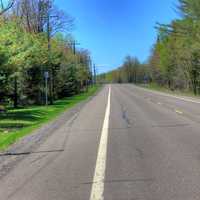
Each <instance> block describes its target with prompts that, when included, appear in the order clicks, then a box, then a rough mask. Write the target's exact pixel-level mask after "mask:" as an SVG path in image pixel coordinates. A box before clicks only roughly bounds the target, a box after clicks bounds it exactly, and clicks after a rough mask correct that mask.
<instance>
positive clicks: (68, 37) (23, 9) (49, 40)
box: [0, 0, 92, 107]
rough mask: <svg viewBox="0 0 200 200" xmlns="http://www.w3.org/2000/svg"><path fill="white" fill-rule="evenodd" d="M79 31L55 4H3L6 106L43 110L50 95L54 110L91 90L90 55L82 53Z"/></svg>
mask: <svg viewBox="0 0 200 200" xmlns="http://www.w3.org/2000/svg"><path fill="white" fill-rule="evenodd" d="M73 27H74V19H73V18H72V17H71V16H70V15H68V14H67V13H65V12H63V11H62V10H60V9H58V8H57V7H56V6H55V4H54V2H53V1H52V0H8V1H4V0H0V105H13V106H14V107H18V106H24V105H30V104H39V105H42V104H45V97H46V94H47V96H48V100H49V102H48V103H50V104H53V102H54V101H55V100H56V99H59V98H63V97H67V96H71V95H74V94H77V93H79V92H81V91H82V90H86V89H87V87H88V85H89V84H90V83H91V81H92V72H91V59H90V53H89V52H88V50H86V49H76V42H75V40H74V38H73V35H72V34H71V30H72V29H73ZM45 78H46V80H47V88H46V87H45Z"/></svg>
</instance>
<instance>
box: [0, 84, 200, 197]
mask: <svg viewBox="0 0 200 200" xmlns="http://www.w3.org/2000/svg"><path fill="white" fill-rule="evenodd" d="M63 119H64V120H63ZM51 126H52V124H51ZM47 130H50V129H47ZM43 131H44V130H43ZM41 140H42V139H41ZM29 142H30V143H31V141H29ZM19 144H20V142H19ZM19 144H15V151H16V152H14V153H13V154H12V155H9V154H3V153H2V154H1V157H2V158H3V159H4V160H3V161H2V163H4V165H6V164H5V162H8V161H10V163H12V160H14V161H15V160H16V159H18V158H19V157H21V159H18V160H17V161H15V162H14V161H13V162H14V164H13V166H12V167H11V168H10V169H9V170H8V171H7V172H6V173H5V174H4V176H2V177H1V178H0V199H1V200H7V199H9V200H199V199H200V101H198V100H196V99H193V98H187V97H184V98H182V97H173V96H171V95H165V94H162V93H159V92H152V91H148V90H146V89H142V88H138V87H136V86H134V85H110V86H109V85H108V86H105V87H104V88H103V89H102V90H101V91H100V92H99V93H98V94H97V95H96V96H95V97H94V98H92V99H91V100H90V101H88V102H87V103H85V104H84V105H83V106H82V107H81V109H79V111H77V112H75V113H74V114H73V115H72V116H71V117H69V118H67V117H66V119H65V118H62V123H60V124H59V126H57V127H56V128H54V131H53V134H50V135H49V136H48V137H47V138H46V139H45V140H44V141H42V142H40V144H39V145H37V146H36V147H35V148H33V147H32V148H31V151H29V152H28V153H27V152H23V151H22V149H20V148H16V146H17V145H19ZM26 151H27V150H26ZM2 163H1V165H2Z"/></svg>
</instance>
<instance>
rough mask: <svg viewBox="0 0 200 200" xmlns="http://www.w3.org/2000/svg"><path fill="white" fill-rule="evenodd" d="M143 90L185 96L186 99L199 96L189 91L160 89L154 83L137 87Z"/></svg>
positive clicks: (160, 87)
mask: <svg viewBox="0 0 200 200" xmlns="http://www.w3.org/2000/svg"><path fill="white" fill-rule="evenodd" d="M139 86H141V87H143V88H147V89H150V90H155V91H159V92H165V93H168V94H173V95H179V96H187V97H196V98H199V97H200V95H195V94H194V93H193V92H192V91H189V90H170V89H169V88H167V87H162V86H160V85H158V84H156V83H151V84H146V85H139Z"/></svg>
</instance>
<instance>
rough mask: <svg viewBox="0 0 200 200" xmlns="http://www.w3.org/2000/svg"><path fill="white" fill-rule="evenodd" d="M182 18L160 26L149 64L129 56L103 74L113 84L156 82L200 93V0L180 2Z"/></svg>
mask: <svg viewBox="0 0 200 200" xmlns="http://www.w3.org/2000/svg"><path fill="white" fill-rule="evenodd" d="M176 12H178V13H179V15H180V17H179V18H178V19H175V20H173V21H172V22H171V23H170V24H160V23H157V24H156V29H157V31H158V35H157V40H156V42H155V44H154V45H153V48H152V50H151V55H150V57H149V59H148V61H147V62H146V63H145V64H141V63H139V62H138V60H137V59H136V58H131V57H130V56H129V57H127V58H126V59H125V61H124V63H123V65H122V66H121V67H120V68H118V69H117V70H114V71H112V72H109V73H107V74H103V75H101V76H102V77H101V78H104V80H106V81H112V82H118V83H120V82H134V83H137V82H138V83H140V82H143V83H145V82H154V83H156V84H159V85H160V86H163V87H168V88H169V89H171V90H176V89H179V90H191V91H193V93H194V94H199V93H200V1H199V0H178V3H177V6H176Z"/></svg>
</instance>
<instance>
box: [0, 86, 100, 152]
mask: <svg viewBox="0 0 200 200" xmlns="http://www.w3.org/2000/svg"><path fill="white" fill-rule="evenodd" d="M98 89H99V86H93V87H90V88H89V90H88V91H87V92H85V93H81V94H79V95H76V96H73V97H69V98H66V99H62V100H58V101H56V102H55V103H54V105H52V106H32V107H28V108H22V109H10V110H8V112H7V114H6V115H5V114H4V115H0V149H5V148H6V147H8V146H9V145H10V144H12V143H14V142H16V141H17V140H18V139H19V138H21V137H23V136H25V135H27V134H29V133H31V132H32V131H33V130H35V129H37V128H39V127H40V126H41V125H43V124H44V123H46V122H48V121H50V120H52V119H54V118H55V117H57V116H58V115H59V114H61V113H62V112H64V111H65V110H67V109H69V108H71V107H73V106H74V105H76V104H77V103H79V102H81V101H84V100H86V99H87V98H88V97H90V96H92V95H93V94H94V93H95V92H96V91H97V90H98Z"/></svg>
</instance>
